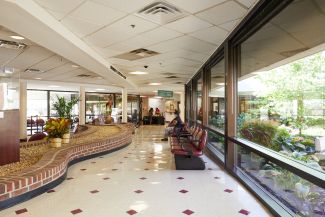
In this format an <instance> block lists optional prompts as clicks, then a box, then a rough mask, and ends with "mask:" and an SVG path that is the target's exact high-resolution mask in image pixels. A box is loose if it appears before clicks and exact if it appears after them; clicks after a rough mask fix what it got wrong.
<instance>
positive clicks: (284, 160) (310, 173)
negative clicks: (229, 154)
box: [229, 137, 325, 188]
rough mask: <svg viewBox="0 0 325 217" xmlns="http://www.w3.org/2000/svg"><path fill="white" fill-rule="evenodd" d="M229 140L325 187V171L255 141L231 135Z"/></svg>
mask: <svg viewBox="0 0 325 217" xmlns="http://www.w3.org/2000/svg"><path fill="white" fill-rule="evenodd" d="M229 140H230V141H232V142H233V143H235V144H237V145H240V146H242V147H245V148H247V149H249V150H250V151H252V152H254V153H257V154H258V155H260V156H262V157H264V158H266V159H268V160H271V161H272V162H274V163H276V164H277V165H279V166H281V167H283V168H284V169H286V170H289V171H290V172H293V173H294V174H296V175H298V176H300V177H302V178H304V179H306V180H308V181H309V182H311V183H313V184H315V185H317V186H320V187H322V188H325V173H324V172H322V171H319V170H316V169H313V168H311V167H309V166H307V165H304V164H302V163H301V162H298V161H296V160H294V159H291V158H288V157H285V156H282V155H280V154H279V153H277V152H275V151H273V150H270V149H267V148H264V147H262V146H260V145H257V144H255V143H253V142H250V141H247V140H244V139H240V138H237V137H229Z"/></svg>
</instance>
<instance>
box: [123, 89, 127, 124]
mask: <svg viewBox="0 0 325 217" xmlns="http://www.w3.org/2000/svg"><path fill="white" fill-rule="evenodd" d="M127 121H128V91H127V90H126V88H123V89H122V122H123V123H126V122H127Z"/></svg>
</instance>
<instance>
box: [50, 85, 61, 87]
mask: <svg viewBox="0 0 325 217" xmlns="http://www.w3.org/2000/svg"><path fill="white" fill-rule="evenodd" d="M49 87H60V86H57V85H49Z"/></svg>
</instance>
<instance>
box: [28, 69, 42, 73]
mask: <svg viewBox="0 0 325 217" xmlns="http://www.w3.org/2000/svg"><path fill="white" fill-rule="evenodd" d="M25 72H32V73H39V72H42V70H40V69H33V68H30V69H25Z"/></svg>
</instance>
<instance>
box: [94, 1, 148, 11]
mask: <svg viewBox="0 0 325 217" xmlns="http://www.w3.org/2000/svg"><path fill="white" fill-rule="evenodd" d="M92 1H94V2H99V3H101V4H104V5H107V6H108V7H111V8H114V9H117V10H120V11H124V12H127V13H132V12H135V11H138V10H140V9H142V8H144V7H145V6H147V5H148V4H150V3H151V2H153V1H152V0H132V2H130V0H92Z"/></svg>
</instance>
